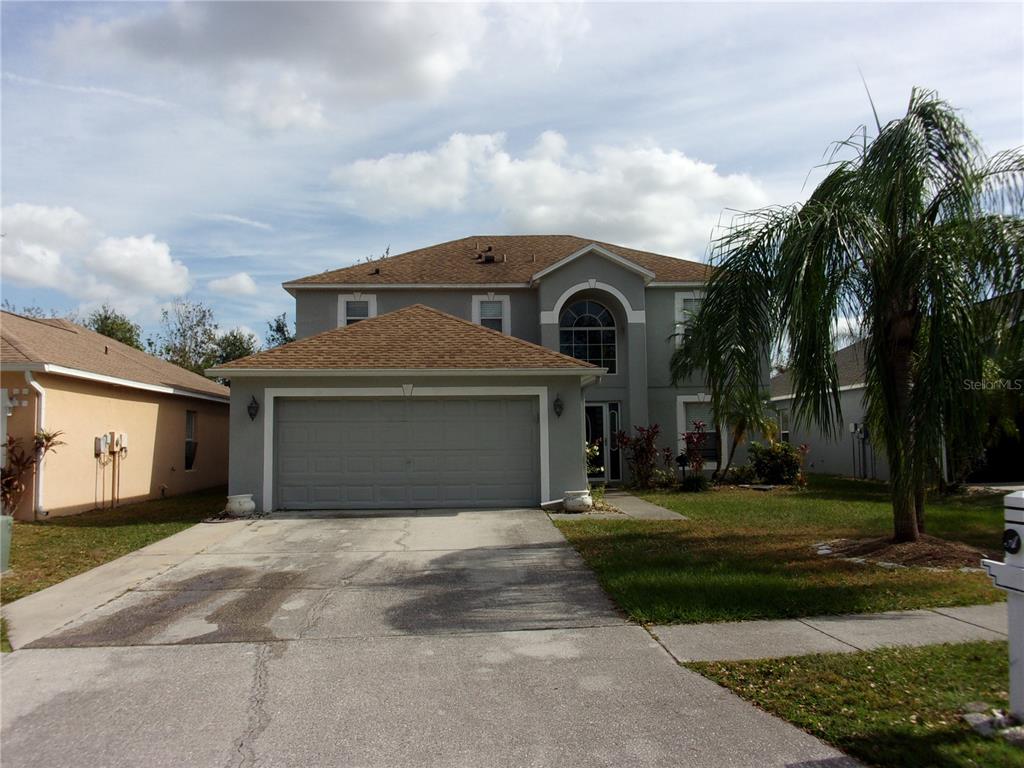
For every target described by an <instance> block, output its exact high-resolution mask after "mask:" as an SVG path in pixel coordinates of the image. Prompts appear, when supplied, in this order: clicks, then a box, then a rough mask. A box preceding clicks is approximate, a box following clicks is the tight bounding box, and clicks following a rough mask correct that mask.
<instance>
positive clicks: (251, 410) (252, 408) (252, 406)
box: [245, 395, 260, 421]
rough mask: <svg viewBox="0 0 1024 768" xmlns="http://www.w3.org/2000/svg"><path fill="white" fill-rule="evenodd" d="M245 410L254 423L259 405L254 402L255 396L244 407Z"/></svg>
mask: <svg viewBox="0 0 1024 768" xmlns="http://www.w3.org/2000/svg"><path fill="white" fill-rule="evenodd" d="M245 410H247V411H248V412H249V419H250V420H251V421H256V414H257V413H259V412H260V404H259V403H258V402H256V395H253V396H252V400H250V401H249V405H247V406H246V407H245Z"/></svg>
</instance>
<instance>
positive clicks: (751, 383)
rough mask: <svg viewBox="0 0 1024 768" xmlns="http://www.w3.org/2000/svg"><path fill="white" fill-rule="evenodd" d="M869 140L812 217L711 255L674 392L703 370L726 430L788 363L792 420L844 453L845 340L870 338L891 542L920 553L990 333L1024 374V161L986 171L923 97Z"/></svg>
mask: <svg viewBox="0 0 1024 768" xmlns="http://www.w3.org/2000/svg"><path fill="white" fill-rule="evenodd" d="M875 122H876V126H877V134H876V135H875V136H873V137H870V138H869V136H868V132H867V129H861V130H859V131H858V132H857V134H855V137H851V138H850V139H847V140H846V141H842V142H839V143H837V144H836V145H834V149H833V153H832V155H831V157H830V159H829V162H828V163H827V164H826V168H827V169H828V170H827V174H826V176H825V178H824V180H823V181H822V182H821V183H820V184H818V186H817V187H816V188H815V189H814V191H813V192H812V193H811V195H810V197H809V198H808V199H807V201H806V202H805V203H803V204H800V205H792V206H788V207H770V208H765V209H760V210H756V211H752V212H749V213H745V214H741V215H739V216H737V217H736V218H735V219H734V220H733V222H732V223H731V224H730V225H728V226H727V227H725V228H724V230H723V231H722V232H721V234H720V236H719V237H717V238H716V239H715V240H714V242H713V243H712V248H711V257H712V259H711V260H712V263H713V264H714V265H715V266H716V267H718V269H716V270H715V272H714V274H713V276H712V277H711V279H710V281H709V283H708V287H707V293H706V296H705V299H704V302H703V303H702V305H701V308H700V310H699V312H698V313H697V317H696V318H695V320H694V323H693V326H692V335H691V343H688V344H684V345H682V346H681V347H680V349H679V350H678V352H677V353H676V355H675V357H674V358H673V363H672V368H673V375H674V376H675V377H676V378H677V379H678V378H681V377H682V376H684V375H686V374H688V373H689V372H692V371H695V370H703V372H704V376H705V377H706V380H707V384H708V386H709V388H710V390H711V399H712V406H713V408H714V411H715V417H716V419H719V418H721V417H722V416H723V415H724V414H725V413H726V411H727V404H728V402H729V401H730V400H737V399H738V400H740V401H741V402H743V401H747V402H749V401H751V399H752V398H753V397H754V396H755V395H756V393H757V392H759V391H760V390H761V388H762V387H763V385H764V380H765V378H766V373H767V369H768V360H769V355H770V353H771V352H776V353H778V352H783V353H785V356H786V359H787V360H788V361H789V364H790V370H791V373H792V380H793V387H794V400H795V403H794V416H795V418H796V420H797V421H798V422H800V423H804V424H809V423H813V424H815V425H817V427H818V428H819V429H820V430H821V431H822V432H823V433H824V434H826V435H828V436H835V435H838V433H839V430H840V429H841V424H842V412H841V409H840V403H839V387H838V384H837V380H836V368H835V362H834V359H833V352H834V348H835V339H836V335H837V327H838V326H839V325H841V324H845V325H846V326H847V327H856V328H859V330H860V335H861V336H862V338H864V340H865V348H866V349H865V365H866V372H865V384H866V389H865V395H864V397H865V401H866V406H867V419H868V424H869V427H870V429H871V433H872V434H873V435H876V436H879V439H880V442H881V444H882V447H883V448H884V449H885V452H886V454H887V456H888V459H889V464H890V474H891V478H892V480H891V485H892V506H893V527H894V533H895V540H896V541H914V540H916V539H917V538H918V536H919V533H920V532H921V531H923V528H924V498H925V496H924V492H925V488H926V483H927V482H928V478H929V476H930V475H931V474H932V473H933V471H934V470H935V468H936V462H937V457H938V456H939V455H940V451H941V446H942V441H943V439H944V438H945V439H947V440H950V439H952V440H956V439H963V440H972V441H973V440H976V439H977V435H976V431H977V429H978V426H977V425H978V423H979V420H978V418H977V416H978V412H979V409H980V407H981V400H982V393H981V392H980V391H978V390H975V389H972V388H971V387H970V386H969V385H970V382H973V381H980V380H981V379H982V369H983V360H984V356H985V350H984V346H985V345H986V343H988V344H990V343H991V339H992V338H993V336H992V333H993V329H994V328H1000V329H1002V332H1001V334H1000V343H1001V344H1004V345H1005V344H1009V345H1010V349H1011V354H1013V355H1016V359H1019V358H1020V356H1021V351H1022V349H1024V345H1022V336H1024V333H1022V324H1021V322H1020V320H1021V316H1022V303H1024V302H1022V300H1021V292H1020V291H1018V290H1017V289H1019V288H1020V287H1021V286H1022V285H1024V250H1022V245H1024V221H1022V213H1024V149H1022V148H1016V149H1013V150H1010V151H1007V152H1003V153H1000V154H997V155H994V156H992V157H988V156H986V155H985V153H984V151H983V150H982V147H981V145H980V143H979V142H978V140H977V139H976V138H975V137H974V135H973V134H972V133H971V131H970V129H969V128H968V127H967V125H966V124H965V122H964V121H963V119H962V117H961V116H960V114H959V113H958V112H957V111H956V110H954V109H953V108H952V107H951V106H950V105H949V104H948V103H946V102H944V101H942V100H941V99H939V97H938V95H937V94H936V93H935V92H933V91H926V90H920V89H914V91H913V92H912V93H911V97H910V102H909V105H908V107H907V112H906V115H905V116H903V117H901V118H899V119H897V120H892V121H891V122H889V123H887V124H885V125H884V126H883V125H882V124H881V123H880V122H879V121H878V119H877V115H876V119H875ZM1007 294H1009V295H1010V299H1009V300H1005V297H1006V295H1007ZM996 296H1003V297H1004V300H1002V301H997V302H992V301H985V300H986V299H990V298H992V297H996ZM995 307H999V308H1000V310H999V312H998V313H996V311H995Z"/></svg>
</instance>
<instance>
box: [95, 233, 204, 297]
mask: <svg viewBox="0 0 1024 768" xmlns="http://www.w3.org/2000/svg"><path fill="white" fill-rule="evenodd" d="M82 263H83V264H84V265H85V266H86V267H87V268H88V269H89V270H90V277H94V278H97V279H99V280H101V281H106V282H107V283H109V284H110V285H111V286H113V287H116V288H117V289H119V290H123V291H130V292H136V291H137V292H140V293H144V294H153V295H165V296H166V295H178V294H183V293H186V292H187V291H188V290H189V288H190V287H191V280H190V279H189V274H188V267H186V266H185V265H184V264H182V263H181V262H180V261H175V260H174V259H172V258H171V248H170V246H169V245H167V243H164V242H160V241H159V240H157V239H156V238H155V237H154V236H153V235H144V236H143V237H105V238H103V240H101V241H100V242H99V244H98V245H97V246H96V247H95V248H93V249H92V250H91V251H90V252H89V253H87V254H86V255H85V257H84V258H83V259H82Z"/></svg>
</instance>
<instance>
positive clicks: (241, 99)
mask: <svg viewBox="0 0 1024 768" xmlns="http://www.w3.org/2000/svg"><path fill="white" fill-rule="evenodd" d="M0 13H2V22H3V30H2V34H3V41H2V42H3V57H2V58H3V61H2V65H3V66H2V69H3V80H2V82H0V87H2V99H3V100H2V108H0V121H2V131H3V135H2V153H3V154H2V159H3V165H2V177H0V191H2V195H3V231H4V238H3V240H2V241H0V242H2V249H3V250H2V269H3V272H2V278H3V297H4V298H5V299H8V300H10V301H11V302H13V303H15V304H18V305H24V304H38V305H41V306H43V307H45V308H55V309H59V310H67V309H73V310H77V311H80V312H88V311H89V310H90V309H91V308H93V307H95V306H97V305H98V304H100V303H102V302H103V301H109V302H111V303H112V304H114V305H115V306H117V307H120V308H122V309H123V310H125V311H127V312H129V313H130V314H131V315H132V316H133V317H134V318H135V319H136V320H137V321H138V322H140V323H142V325H143V326H144V327H146V328H147V329H152V328H154V327H155V324H156V320H157V318H158V316H159V309H160V307H161V306H162V305H164V304H165V303H166V302H168V301H170V300H171V299H172V298H173V297H174V296H176V295H189V296H191V297H193V298H196V299H201V300H203V301H207V302H209V303H211V304H212V305H213V306H214V307H215V310H216V314H217V317H218V320H219V321H220V323H221V326H222V327H224V328H229V327H234V326H243V327H246V328H249V329H252V330H254V331H256V332H257V334H258V335H260V336H261V337H262V335H263V331H264V328H265V322H266V320H267V319H269V318H270V317H271V316H273V315H275V314H278V313H280V312H284V311H287V312H288V313H289V316H291V313H292V300H291V298H290V297H289V296H288V295H287V294H286V293H285V292H284V291H283V290H282V289H281V287H280V284H281V282H282V281H285V280H288V279H291V278H295V277H299V276H302V275H305V274H309V273H313V272H318V271H321V270H323V269H328V268H335V267H340V266H345V265H347V264H351V263H353V262H355V261H357V260H359V259H362V258H365V257H367V256H369V255H371V254H380V253H381V252H382V251H383V250H384V249H385V248H386V247H390V249H391V252H392V253H398V252H401V251H403V250H407V249H410V248H414V247H419V246H422V245H427V244H430V243H433V242H440V241H443V240H448V239H452V238H456V237H461V236H464V235H467V234H485V233H493V234H501V233H513V232H559V233H572V234H579V235H582V236H589V237H594V238H596V239H603V240H609V241H612V242H617V243H621V244H623V245H629V246H634V247H640V248H648V249H651V250H656V251H659V252H663V253H668V254H670V255H675V256H680V257H686V258H697V259H701V258H703V257H704V252H705V248H706V245H707V242H708V239H709V237H710V235H711V233H712V230H713V228H714V226H715V224H716V223H717V222H718V221H720V217H721V215H722V211H723V210H727V209H748V208H752V207H756V206H760V205H765V204H773V203H788V202H792V201H795V200H799V199H800V198H801V197H802V196H803V195H804V194H805V192H806V187H805V180H806V179H807V174H808V172H809V171H810V170H811V169H812V168H813V167H814V166H816V165H817V164H818V163H820V162H821V160H822V157H823V154H824V153H825V151H826V150H827V149H828V147H829V143H830V142H831V141H834V140H837V139H842V138H845V137H846V136H847V135H849V134H850V133H851V132H852V131H854V130H855V129H856V128H857V126H859V125H861V124H865V123H868V124H870V123H871V122H872V116H871V111H870V106H869V104H868V102H867V99H866V97H865V94H864V87H863V85H862V83H861V79H860V74H858V68H859V69H860V70H861V71H862V72H863V75H864V78H865V79H866V80H867V83H868V85H869V87H870V89H871V92H872V95H873V97H874V100H875V103H876V105H877V107H878V110H879V113H880V115H881V117H882V119H883V120H884V119H888V118H892V117H896V116H898V115H899V114H900V113H901V111H902V109H903V108H904V107H905V104H906V101H907V98H908V95H909V92H910V89H911V87H913V86H915V85H921V86H926V87H929V88H934V89H936V90H938V91H939V93H940V94H941V95H942V96H943V97H944V98H946V99H948V100H949V101H951V102H952V103H954V104H955V105H956V106H958V107H960V108H962V109H963V110H964V112H965V114H966V116H967V118H968V120H969V122H970V124H971V125H972V126H973V128H974V129H975V131H976V132H977V133H978V135H979V136H980V137H981V139H982V141H983V143H984V144H985V146H986V147H987V148H988V149H989V150H990V151H995V150H999V149H1004V148H1007V147H1010V146H1016V145H1020V144H1022V143H1024V138H1022V134H1024V113H1022V110H1024V100H1022V93H1024V76H1022V72H1024V32H1022V29H1024V17H1022V8H1021V6H1020V4H1017V3H1004V4H978V3H972V4H965V5H957V4H941V5H940V4H925V3H914V4H901V5H897V4H869V3H860V4H828V3H816V4H809V3H806V4H787V5H778V4H715V5H710V4H667V3H661V4H639V3H614V4H613V3H604V4H558V5H461V6H457V5H427V4H412V5H384V4H368V3H359V4H340V3H310V4H297V3H290V4H286V5H278V4H274V3H251V4H250V3H244V2H237V3H221V4H200V3H188V4H174V5H166V4H158V3H117V4H85V3H76V4H58V3H11V2H4V3H3V5H2V6H0ZM813 179H814V176H813V174H812V176H811V181H812V183H813Z"/></svg>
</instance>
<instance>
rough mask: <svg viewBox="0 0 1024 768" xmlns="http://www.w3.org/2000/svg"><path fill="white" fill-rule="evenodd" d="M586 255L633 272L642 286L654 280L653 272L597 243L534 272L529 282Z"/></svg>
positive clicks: (539, 278)
mask: <svg viewBox="0 0 1024 768" xmlns="http://www.w3.org/2000/svg"><path fill="white" fill-rule="evenodd" d="M587 254H594V255H596V256H600V257H602V258H605V259H608V261H611V262H612V263H614V264H618V265H619V266H620V267H623V268H624V269H627V270H629V271H630V272H635V273H636V274H638V275H640V277H642V278H643V281H644V285H647V284H648V283H650V282H651V281H652V280H654V277H655V275H654V272H652V271H651V270H649V269H644V268H643V267H641V266H640V265H639V264H637V263H635V262H633V261H630V260H629V259H627V258H625V257H623V256H619V255H618V254H617V253H613V252H612V251H609V250H608V249H607V248H605V247H603V246H601V245H598V244H597V243H590V244H589V245H585V246H583V247H582V248H580V249H579V250H576V251H573V252H572V253H570V254H569V255H568V256H566V257H565V258H564V259H559V260H558V261H556V262H555V263H554V264H551V265H549V266H547V267H545V268H544V269H542V270H540V271H539V272H536V273H535V274H534V275H533V276H531V278H530V282H531V283H532V282H536V281H537V280H541V279H543V278H544V277H546V276H547V275H550V274H551V273H552V272H556V271H558V270H559V269H561V268H562V267H564V266H567V265H568V264H571V263H572V262H574V261H576V259H578V258H580V257H581V256H586V255H587Z"/></svg>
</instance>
